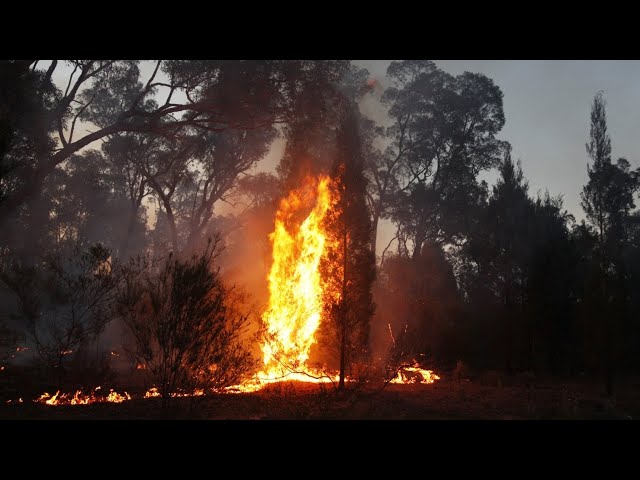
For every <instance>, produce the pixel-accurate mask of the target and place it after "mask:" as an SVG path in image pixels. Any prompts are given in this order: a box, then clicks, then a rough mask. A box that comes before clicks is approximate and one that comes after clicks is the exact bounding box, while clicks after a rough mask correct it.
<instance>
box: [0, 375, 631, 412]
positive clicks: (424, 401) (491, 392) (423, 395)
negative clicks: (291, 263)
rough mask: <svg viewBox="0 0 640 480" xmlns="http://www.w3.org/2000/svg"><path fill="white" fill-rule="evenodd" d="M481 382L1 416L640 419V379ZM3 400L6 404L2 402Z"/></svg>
mask: <svg viewBox="0 0 640 480" xmlns="http://www.w3.org/2000/svg"><path fill="white" fill-rule="evenodd" d="M501 383H502V382H499V383H496V384H487V383H486V382H479V381H463V382H460V383H458V382H453V381H447V380H446V379H442V380H440V381H437V382H436V383H435V384H431V385H425V384H412V385H395V384H388V385H386V386H385V387H384V388H381V386H380V385H375V386H374V385H364V386H361V387H358V388H354V387H351V389H350V390H349V391H347V392H345V393H342V394H337V393H336V392H335V391H334V390H333V387H331V386H330V385H329V386H326V385H325V386H324V387H322V386H319V385H314V384H303V383H294V382H291V383H281V384H275V385H271V386H269V387H268V388H265V389H263V390H261V391H259V392H254V393H245V394H219V395H207V396H204V397H194V398H177V399H172V400H171V403H170V404H169V405H163V402H162V400H161V399H158V398H150V399H138V400H131V401H128V402H124V403H122V404H109V403H103V404H93V405H81V406H55V407H52V406H47V405H42V404H36V403H33V402H30V401H25V402H24V403H22V404H9V405H7V404H3V405H2V406H0V419H2V420H6V419H25V420H27V419H41V420H48V419H51V420H56V419H57V420H68V419H74V420H81V419H104V420H106V419H197V420H279V419H305V420H326V419H329V420H341V419H344V420H356V419H366V420H527V419H636V418H640V382H634V381H631V380H629V381H625V382H624V383H623V384H621V385H620V386H619V387H618V391H617V394H616V396H615V397H614V398H612V399H608V398H606V397H605V396H604V395H602V386H601V385H600V384H595V383H593V382H591V383H588V382H572V383H569V382H560V381H558V380H555V381H547V382H542V381H538V382H536V383H535V384H534V385H502V384H501ZM3 403H4V402H3Z"/></svg>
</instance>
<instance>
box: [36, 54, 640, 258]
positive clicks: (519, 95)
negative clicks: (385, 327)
mask: <svg viewBox="0 0 640 480" xmlns="http://www.w3.org/2000/svg"><path fill="white" fill-rule="evenodd" d="M390 62H391V61H390V60H355V61H354V63H355V64H356V65H358V66H360V67H362V68H366V69H367V70H369V72H370V75H371V76H372V77H374V78H376V79H377V80H378V82H379V83H380V84H381V85H382V86H383V87H384V85H385V83H386V82H385V73H386V69H387V66H388V65H389V63H390ZM435 63H436V64H437V65H438V66H439V67H440V68H442V69H443V70H444V71H446V72H448V73H450V74H453V75H458V74H460V73H462V72H464V71H470V72H477V73H483V74H484V75H486V76H488V77H489V78H491V79H492V80H493V81H494V83H495V84H496V85H498V86H499V87H500V88H501V90H502V92H503V94H504V98H503V102H504V112H505V120H506V121H505V126H504V128H503V130H502V131H501V132H500V134H499V135H498V138H500V139H501V140H507V141H509V142H510V143H511V145H512V147H513V150H512V156H513V158H514V159H520V160H521V162H522V168H523V171H524V174H525V177H526V178H527V179H528V181H529V192H530V194H531V195H533V196H535V195H536V193H537V192H540V193H544V191H545V189H548V190H549V193H550V194H551V195H554V196H555V195H558V194H562V196H563V199H564V206H565V208H566V209H567V210H568V211H569V213H571V214H573V215H574V216H575V217H576V219H577V220H578V221H580V220H581V219H582V218H584V214H583V212H582V208H581V207H580V191H581V190H582V186H583V185H584V184H585V183H586V181H587V162H588V160H589V159H588V157H587V154H586V151H585V143H586V142H587V141H588V136H589V112H590V109H591V102H592V100H593V97H594V95H595V94H596V93H597V92H598V90H603V91H604V94H605V98H606V101H607V124H608V129H609V135H610V136H611V142H612V147H613V159H614V160H615V159H617V158H618V157H625V158H626V159H627V160H629V162H630V163H631V166H632V167H634V168H637V167H638V166H640V61H639V60H571V61H569V60H435ZM43 68H44V67H43ZM152 68H153V65H152V64H151V63H149V64H147V65H144V66H143V68H142V69H141V70H142V76H143V78H145V79H146V78H148V75H150V73H151V71H152ZM60 70H61V71H59V72H56V74H61V77H62V76H63V74H64V73H65V71H64V68H62V69H60ZM147 70H148V72H147ZM66 74H67V75H68V72H66ZM361 109H362V111H363V113H365V114H368V115H370V116H374V117H378V119H381V117H382V116H383V115H384V113H383V109H382V108H381V107H380V105H379V102H378V99H377V98H376V97H370V98H368V99H367V100H366V101H365V102H364V103H363V104H362V105H361ZM284 146H285V144H284V142H283V141H282V140H277V141H276V142H275V143H274V145H273V146H272V149H271V151H270V152H269V154H268V155H267V156H266V157H265V158H264V159H263V160H262V161H261V162H260V164H259V165H258V166H257V169H256V170H258V171H268V170H271V169H272V168H273V167H274V166H275V165H276V164H277V162H278V161H279V159H280V157H281V156H282V153H283V151H284ZM483 178H485V179H486V180H487V181H488V182H489V184H492V183H494V182H495V178H496V174H495V172H493V173H489V174H485V175H484V176H483ZM378 234H379V238H378V248H379V251H378V252H377V253H378V254H380V253H381V252H380V250H381V249H382V248H384V247H385V246H386V244H387V243H388V241H389V239H390V238H392V236H393V229H392V228H391V226H390V225H388V224H383V225H381V228H380V230H379V233H378Z"/></svg>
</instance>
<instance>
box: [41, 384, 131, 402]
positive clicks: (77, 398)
mask: <svg viewBox="0 0 640 480" xmlns="http://www.w3.org/2000/svg"><path fill="white" fill-rule="evenodd" d="M98 390H100V387H96V388H95V389H94V391H93V392H91V393H90V394H88V395H85V394H84V393H82V390H76V392H75V393H74V394H73V395H71V394H70V393H63V394H60V390H58V391H57V392H56V394H55V395H53V396H51V395H50V394H49V393H46V392H45V393H43V394H42V395H40V397H39V398H38V399H36V400H34V401H35V402H37V403H44V404H46V405H52V406H58V405H89V404H91V403H122V402H124V401H125V400H131V395H129V394H128V393H127V392H124V395H122V394H120V393H118V392H116V391H114V390H113V389H111V390H109V394H108V395H107V396H106V397H99V396H96V394H95V392H97V391H98Z"/></svg>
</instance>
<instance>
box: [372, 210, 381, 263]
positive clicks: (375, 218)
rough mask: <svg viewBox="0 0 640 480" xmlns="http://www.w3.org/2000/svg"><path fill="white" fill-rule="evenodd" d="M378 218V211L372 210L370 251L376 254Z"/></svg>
mask: <svg viewBox="0 0 640 480" xmlns="http://www.w3.org/2000/svg"><path fill="white" fill-rule="evenodd" d="M379 220H380V213H379V212H377V211H376V212H374V214H373V219H372V220H371V251H372V252H373V254H374V255H375V254H376V248H377V243H378V221H379Z"/></svg>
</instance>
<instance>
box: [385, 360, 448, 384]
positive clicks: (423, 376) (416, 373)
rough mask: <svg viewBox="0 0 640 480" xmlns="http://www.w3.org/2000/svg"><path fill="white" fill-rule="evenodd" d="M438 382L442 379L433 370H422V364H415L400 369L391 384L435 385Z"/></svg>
mask: <svg viewBox="0 0 640 480" xmlns="http://www.w3.org/2000/svg"><path fill="white" fill-rule="evenodd" d="M436 380H440V377H439V376H438V375H436V374H435V373H433V370H425V369H424V368H420V364H419V363H418V362H415V363H414V364H413V365H412V366H404V367H400V369H399V370H398V373H397V375H396V377H395V378H394V379H393V380H391V382H390V383H403V384H406V383H434V382H435V381H436Z"/></svg>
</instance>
